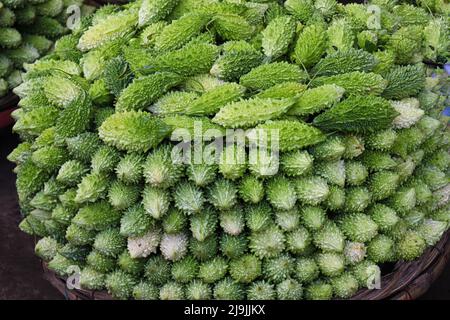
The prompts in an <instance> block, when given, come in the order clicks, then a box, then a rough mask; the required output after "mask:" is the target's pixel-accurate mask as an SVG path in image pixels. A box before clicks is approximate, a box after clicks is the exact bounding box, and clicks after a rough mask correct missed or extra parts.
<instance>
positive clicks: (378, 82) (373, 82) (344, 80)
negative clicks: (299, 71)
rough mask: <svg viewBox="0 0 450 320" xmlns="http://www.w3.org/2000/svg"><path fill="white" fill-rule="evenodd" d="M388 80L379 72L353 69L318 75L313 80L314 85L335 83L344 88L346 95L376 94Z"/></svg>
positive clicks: (384, 87)
mask: <svg viewBox="0 0 450 320" xmlns="http://www.w3.org/2000/svg"><path fill="white" fill-rule="evenodd" d="M387 83H388V81H387V80H385V79H383V77H381V76H380V75H379V74H376V73H372V72H368V73H365V72H361V71H353V72H348V73H343V74H337V75H334V76H328V77H325V76H323V77H318V78H315V79H314V80H313V84H314V85H315V86H320V85H325V84H335V85H337V86H340V87H342V88H344V89H345V92H346V94H347V95H366V94H369V95H374V96H378V95H381V93H382V92H383V91H384V90H385V89H386V85H387Z"/></svg>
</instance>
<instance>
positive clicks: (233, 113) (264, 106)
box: [212, 98, 295, 128]
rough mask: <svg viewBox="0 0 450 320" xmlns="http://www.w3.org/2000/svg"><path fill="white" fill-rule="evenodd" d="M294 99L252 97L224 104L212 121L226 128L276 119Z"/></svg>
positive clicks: (244, 126)
mask: <svg viewBox="0 0 450 320" xmlns="http://www.w3.org/2000/svg"><path fill="white" fill-rule="evenodd" d="M294 102H295V99H261V98H253V99H249V100H241V101H238V102H232V103H229V104H227V105H226V106H224V107H223V108H222V109H220V111H219V112H218V113H217V114H216V115H215V117H214V118H213V120H212V121H213V122H215V123H217V124H220V125H222V126H224V127H226V128H239V127H241V128H247V127H251V126H252V125H255V124H258V123H261V122H264V121H266V120H271V119H276V118H278V117H279V116H281V115H282V114H284V113H286V111H287V110H288V109H289V108H290V107H291V106H292V105H293V104H294Z"/></svg>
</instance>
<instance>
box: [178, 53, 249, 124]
mask: <svg viewBox="0 0 450 320" xmlns="http://www.w3.org/2000/svg"><path fill="white" fill-rule="evenodd" d="M190 63H192V62H190ZM244 92H245V88H243V87H242V86H239V85H237V84H235V83H225V84H223V85H221V86H218V87H216V88H213V89H212V90H210V91H208V92H205V93H204V94H203V95H201V96H200V97H198V98H197V99H195V100H193V101H192V102H191V103H189V104H187V105H186V108H185V109H183V110H181V113H184V114H187V115H213V114H216V113H217V111H219V110H220V108H221V107H223V106H224V105H226V104H228V103H230V102H233V101H236V100H238V99H239V98H241V97H242V96H243V94H244Z"/></svg>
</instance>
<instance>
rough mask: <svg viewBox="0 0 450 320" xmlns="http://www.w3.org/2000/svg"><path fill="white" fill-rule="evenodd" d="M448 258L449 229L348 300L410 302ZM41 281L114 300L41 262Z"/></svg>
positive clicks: (70, 293)
mask: <svg viewBox="0 0 450 320" xmlns="http://www.w3.org/2000/svg"><path fill="white" fill-rule="evenodd" d="M449 259H450V230H448V231H447V232H446V233H445V234H444V235H443V237H442V239H441V240H440V241H439V242H438V243H437V244H436V245H435V246H432V247H430V248H428V249H427V250H426V251H425V253H424V254H423V255H422V256H421V257H420V258H419V259H418V260H415V261H411V262H398V263H397V264H396V265H395V268H394V270H393V271H392V272H391V273H389V274H386V275H384V276H383V277H382V278H381V289H379V290H369V289H361V290H360V291H358V293H356V294H355V295H354V296H353V297H352V298H351V299H350V300H384V299H388V300H414V299H417V298H419V297H420V296H421V295H423V294H424V293H425V292H426V291H427V290H428V289H429V288H430V286H431V284H432V283H433V282H434V281H435V280H436V279H437V278H439V276H440V275H441V273H442V271H443V270H444V269H445V267H446V265H447V263H448V261H449ZM42 268H43V271H44V279H46V280H48V281H49V282H50V283H51V284H52V285H53V286H54V287H55V288H56V289H57V290H58V291H59V292H61V293H62V294H63V295H64V297H65V298H66V299H67V300H114V299H113V298H112V297H111V295H109V294H108V293H107V292H106V291H95V290H84V289H73V290H69V289H68V288H67V286H66V279H65V278H64V277H61V276H58V275H57V274H56V273H55V272H53V271H52V270H50V269H49V268H48V267H47V264H46V263H45V262H42Z"/></svg>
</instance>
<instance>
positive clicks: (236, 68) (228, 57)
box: [210, 41, 262, 81]
mask: <svg viewBox="0 0 450 320" xmlns="http://www.w3.org/2000/svg"><path fill="white" fill-rule="evenodd" d="M261 62H262V54H261V53H260V52H259V51H258V50H256V49H255V48H254V47H253V46H252V45H251V44H249V43H248V42H246V41H229V42H226V43H224V44H223V46H222V54H221V55H220V56H219V58H218V59H217V60H216V61H215V62H214V64H213V66H212V67H211V70H210V73H211V74H212V75H214V76H216V77H217V78H219V79H223V80H226V81H235V80H238V79H239V78H240V77H241V76H243V75H244V74H246V73H248V72H250V70H252V69H253V68H255V67H257V66H258V65H260V64H261Z"/></svg>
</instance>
